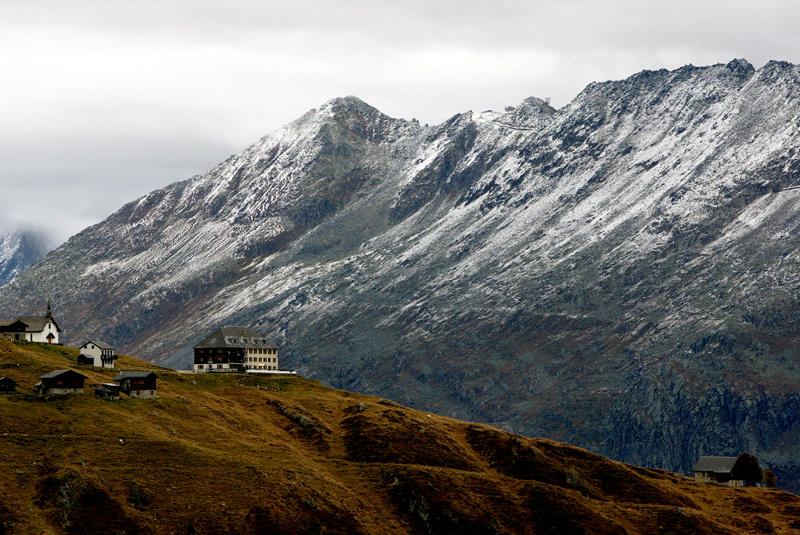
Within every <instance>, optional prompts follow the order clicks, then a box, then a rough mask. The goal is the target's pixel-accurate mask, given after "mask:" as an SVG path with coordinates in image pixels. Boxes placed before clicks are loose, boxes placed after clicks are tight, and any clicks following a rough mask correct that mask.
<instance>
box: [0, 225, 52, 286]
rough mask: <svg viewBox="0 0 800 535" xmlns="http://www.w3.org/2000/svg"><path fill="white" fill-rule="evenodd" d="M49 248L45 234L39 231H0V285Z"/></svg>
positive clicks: (41, 255) (45, 252)
mask: <svg viewBox="0 0 800 535" xmlns="http://www.w3.org/2000/svg"><path fill="white" fill-rule="evenodd" d="M51 249H52V247H51V246H50V245H49V242H48V239H47V237H46V235H45V234H43V233H41V232H36V231H28V230H14V231H7V232H0V286H2V285H4V284H7V283H8V282H9V281H11V280H12V279H13V278H14V277H16V276H17V275H18V274H19V273H20V272H21V271H22V270H23V269H25V268H27V267H28V266H30V265H31V264H33V263H34V262H36V261H37V260H39V259H40V258H42V257H43V256H44V255H46V254H47V252H48V251H50V250H51Z"/></svg>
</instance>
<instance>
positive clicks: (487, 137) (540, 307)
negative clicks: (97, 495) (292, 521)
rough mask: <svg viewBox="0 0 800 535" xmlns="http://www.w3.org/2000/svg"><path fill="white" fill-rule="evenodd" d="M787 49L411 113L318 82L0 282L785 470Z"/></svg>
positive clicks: (405, 387)
mask: <svg viewBox="0 0 800 535" xmlns="http://www.w3.org/2000/svg"><path fill="white" fill-rule="evenodd" d="M798 93H800V70H799V69H798V67H797V66H794V65H791V64H787V63H782V62H770V63H768V64H766V65H764V66H763V67H761V68H760V69H758V70H756V69H754V68H753V67H752V66H751V65H750V64H748V63H747V62H746V61H743V60H735V61H732V62H730V63H729V64H727V65H714V66H710V67H693V66H687V67H683V68H681V69H678V70H675V71H667V70H660V71H644V72H641V73H639V74H637V75H634V76H632V77H630V78H628V79H626V80H622V81H611V82H604V83H593V84H590V85H589V86H588V87H586V89H585V90H584V91H583V92H581V93H580V94H579V95H578V96H577V97H576V98H575V99H574V100H573V101H572V102H571V103H570V104H569V105H567V106H565V107H564V108H561V109H558V110H556V109H553V108H551V107H550V106H549V105H548V104H546V103H545V102H544V101H542V100H539V99H536V98H530V99H527V100H526V101H524V102H523V103H522V104H520V105H519V106H517V107H516V108H515V109H513V110H510V111H506V112H502V113H500V112H481V113H473V112H467V113H463V114H460V115H456V116H454V117H452V118H451V119H450V120H448V121H446V122H445V123H443V124H440V125H435V126H427V125H420V124H418V123H417V122H416V121H406V120H401V119H394V118H390V117H387V116H385V115H383V114H381V113H380V112H379V111H377V110H376V109H374V108H372V107H370V106H368V105H367V104H365V103H363V102H361V101H360V100H358V99H356V98H353V97H348V98H342V99H335V100H332V101H330V102H328V103H326V104H325V105H324V106H322V107H321V108H319V109H316V110H311V111H310V112H308V113H307V114H306V115H304V116H303V117H301V118H300V119H298V120H297V121H295V122H293V123H291V124H289V125H288V126H286V127H285V128H283V129H282V130H280V131H279V132H277V133H275V134H274V135H270V136H267V137H265V138H263V139H262V140H260V141H259V142H258V143H256V144H254V145H253V146H251V147H250V148H248V149H246V150H245V151H243V152H241V153H240V154H236V155H234V156H231V157H230V158H229V159H228V160H226V161H225V162H223V163H221V164H220V165H218V166H217V167H215V168H214V169H212V170H211V171H210V172H208V173H206V174H204V175H199V176H196V177H194V178H191V179H189V180H186V181H183V182H178V183H175V184H172V185H170V186H167V187H165V188H163V189H160V190H157V191H154V192H152V193H150V194H148V195H146V196H145V197H143V198H141V199H139V200H137V201H135V202H132V203H130V204H128V205H126V206H124V207H123V208H121V209H120V210H119V211H118V212H116V213H115V214H114V215H112V216H111V217H109V218H108V219H107V220H105V221H103V222H102V223H99V224H98V225H95V226H93V227H90V228H88V229H86V230H85V231H83V232H81V233H80V234H78V235H76V236H74V237H73V238H71V239H70V240H69V241H68V242H67V243H66V244H64V245H63V246H61V247H60V248H58V249H57V250H55V251H53V252H52V253H51V254H49V255H48V256H47V257H46V258H45V259H44V261H42V262H41V263H39V264H37V265H36V266H35V267H34V268H32V269H29V270H27V271H26V272H25V273H23V274H22V275H21V276H19V277H17V279H16V280H15V281H14V282H13V283H12V284H10V285H8V286H6V287H5V288H3V289H2V291H0V311H2V312H3V313H5V314H6V315H8V314H14V313H21V312H23V311H20V310H19V307H20V303H28V308H29V309H30V311H36V310H38V309H39V308H41V306H42V304H43V301H44V299H45V298H46V296H53V305H54V310H55V311H56V316H57V318H58V319H59V321H60V325H61V326H62V327H63V328H65V330H66V331H67V336H68V339H69V340H72V341H75V342H79V341H82V339H83V338H85V337H87V336H93V337H94V336H98V337H101V338H104V339H107V340H110V341H113V342H114V343H117V344H119V345H120V346H121V347H122V348H124V349H126V350H128V351H132V352H136V353H137V354H141V355H144V356H146V357H147V358H148V359H151V360H152V361H154V362H157V363H161V364H167V365H171V366H186V365H188V363H189V358H190V351H191V346H192V344H193V343H195V342H196V341H198V340H199V339H200V338H201V337H202V336H203V335H204V334H206V333H208V332H209V331H211V330H212V329H214V328H215V327H217V326H218V325H220V324H226V323H227V324H247V325H251V326H253V327H255V328H257V329H258V330H260V331H262V332H263V333H264V334H265V335H268V336H271V337H274V338H275V339H276V341H277V342H279V343H280V344H281V348H282V364H283V365H284V366H291V367H296V368H298V369H299V370H300V371H301V372H303V373H305V374H308V375H310V376H314V377H318V378H320V379H322V380H324V381H325V382H327V383H329V384H332V385H335V386H339V387H347V388H348V389H351V390H357V391H361V392H366V393H372V394H378V395H381V396H384V397H388V398H391V399H394V400H397V401H400V402H402V403H405V404H408V405H411V406H414V407H416V408H420V409H425V410H436V411H438V412H441V413H443V414H447V415H449V416H455V417H459V418H462V419H468V420H472V421H482V422H487V423H491V424H493V425H496V426H499V427H502V428H504V429H507V430H511V431H515V432H519V433H524V434H529V435H537V436H546V437H550V438H554V439H559V440H564V441H569V442H571V443H575V444H578V445H580V446H583V447H586V448H589V449H591V450H594V451H597V452H601V453H603V454H605V455H608V456H610V457H612V458H615V459H618V460H623V461H627V462H633V463H637V464H642V465H648V466H659V467H662V468H667V469H671V470H679V471H688V470H689V468H690V467H691V465H692V464H693V463H694V461H695V459H696V458H697V456H698V455H700V454H737V453H739V452H740V451H742V450H745V449H746V450H750V451H753V452H755V453H756V454H758V455H759V456H760V457H761V458H762V460H764V461H766V462H767V463H768V464H769V465H771V466H772V467H773V469H774V470H775V471H776V473H777V474H778V478H779V480H780V481H781V483H782V484H783V485H786V486H787V488H792V489H795V490H800V465H799V464H798V461H797V459H798V458H800V455H798V454H800V393H798V389H797V385H798V383H799V382H800V367H799V366H798V360H797V358H798V356H797V355H798V351H797V349H796V348H797V343H798V335H800V331H799V330H798V327H797V326H798V319H800V302H798V294H799V292H800V275H799V274H800V270H799V269H798V267H800V232H798V231H800V228H799V227H800V216H799V215H798V214H800V210H798V208H800V206H799V205H800V155H799V154H798V146H800V132H799V131H798V130H799V129H800V124H799V123H798V117H800V99H798V98H797V97H798Z"/></svg>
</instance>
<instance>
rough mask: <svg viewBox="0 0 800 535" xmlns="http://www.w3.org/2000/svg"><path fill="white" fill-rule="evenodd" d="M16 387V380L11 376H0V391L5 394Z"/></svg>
mask: <svg viewBox="0 0 800 535" xmlns="http://www.w3.org/2000/svg"><path fill="white" fill-rule="evenodd" d="M16 389H17V382H16V381H15V380H14V379H12V378H11V377H0V393H2V394H7V393H9V392H14V391H15V390H16Z"/></svg>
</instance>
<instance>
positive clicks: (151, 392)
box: [114, 371, 158, 398]
mask: <svg viewBox="0 0 800 535" xmlns="http://www.w3.org/2000/svg"><path fill="white" fill-rule="evenodd" d="M157 378H158V376H157V375H156V374H155V372H149V371H127V372H122V373H120V374H119V375H117V376H116V377H114V382H115V383H117V384H118V385H119V388H120V391H121V392H124V393H126V394H127V395H129V396H130V397H132V398H154V397H157V394H156V379H157Z"/></svg>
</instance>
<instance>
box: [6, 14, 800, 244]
mask: <svg viewBox="0 0 800 535" xmlns="http://www.w3.org/2000/svg"><path fill="white" fill-rule="evenodd" d="M798 6H800V4H798V3H797V2H795V1H788V0H787V1H769V0H766V1H765V0H762V1H759V2H754V1H752V0H749V1H740V0H727V1H705V2H704V1H702V0H694V1H683V0H677V1H676V0H673V1H669V2H651V1H645V0H635V1H634V0H630V1H629V0H595V1H578V0H559V1H552V0H550V1H530V0H529V1H501V0H494V1H486V2H471V1H468V0H460V1H449V0H426V1H420V2H416V1H413V2H403V1H401V0H394V1H381V0H371V1H354V0H337V1H335V2H334V1H326V2H322V1H300V0H293V1H286V0H281V1H279V2H270V1H238V2H237V1H231V0H226V1H221V0H218V1H206V0H191V1H186V2H169V1H165V0H159V1H147V0H136V1H124V2H123V1H119V2H113V1H108V0H107V1H99V0H98V1H94V0H93V1H85V2H82V1H79V0H72V1H69V2H64V1H55V0H54V1H49V2H45V1H40V2H37V1H35V0H29V1H26V2H11V1H3V2H2V3H0V45H1V48H0V125H2V129H0V186H2V194H0V227H16V226H27V225H34V226H37V227H41V228H46V229H50V230H51V231H52V233H53V235H54V236H55V237H56V238H57V239H58V240H64V239H66V238H67V237H68V236H69V235H71V234H74V233H76V232H78V231H80V230H81V229H83V228H84V227H86V226H88V225H90V224H93V223H96V222H98V221H100V220H102V219H103V218H105V217H106V216H108V215H110V214H111V213H112V212H114V211H115V210H116V209H118V208H119V207H120V206H122V204H124V203H125V202H128V201H131V200H133V199H135V198H136V197H138V196H140V195H143V194H145V193H147V192H148V191H150V190H152V189H155V188H157V187H161V186H164V185H166V184H169V183H171V182H174V181H177V180H183V179H186V178H189V177H191V176H192V175H195V174H198V173H202V172H204V171H206V170H208V169H209V168H210V167H211V166H213V165H214V164H216V163H218V162H219V161H221V160H223V159H225V158H226V157H227V156H229V155H230V154H232V153H235V152H238V151H239V150H241V149H243V148H244V147H246V146H247V145H249V144H250V143H252V142H254V141H256V140H257V139H258V138H260V137H261V136H263V135H264V134H267V133H269V132H271V131H273V130H275V129H277V128H279V127H280V126H281V125H283V124H285V123H286V122H288V121H291V120H292V119H295V118H297V117H298V116H300V115H301V114H303V113H304V112H305V111H307V110H308V109H310V108H313V107H317V106H319V105H320V104H322V103H323V102H325V101H327V100H329V99H331V98H333V97H336V96H344V95H356V96H358V97H360V98H361V99H363V100H365V101H366V102H368V103H369V104H372V105H373V106H375V107H377V108H378V109H380V110H381V111H383V112H384V113H387V114H389V115H392V116H395V117H405V118H409V119H410V118H412V117H416V118H417V119H419V120H420V121H421V122H423V123H425V122H427V123H437V122H440V121H442V120H444V119H445V118H447V117H449V116H451V115H453V114H455V113H459V112H462V111H465V110H468V109H472V110H484V109H500V108H501V107H502V106H505V105H514V104H518V103H519V102H520V101H522V100H523V99H524V98H525V97H527V96H531V95H533V96H538V97H542V98H544V97H551V99H552V104H553V105H555V106H556V107H559V106H563V105H565V104H566V103H568V102H569V101H570V100H571V99H572V98H573V97H574V96H575V95H576V94H577V93H578V92H579V91H580V90H581V89H582V88H583V87H584V86H586V85H587V84H588V83H590V82H592V81H602V80H609V79H618V78H623V77H626V76H628V75H630V74H633V73H635V72H638V71H640V70H642V69H648V68H651V69H652V68H661V67H666V68H676V67H680V66H682V65H685V64H687V63H692V64H695V65H707V64H713V63H726V62H728V61H729V60H730V59H732V58H734V57H744V58H746V59H748V60H749V61H750V62H751V63H753V64H754V65H755V66H756V67H757V68H758V67H760V66H761V65H763V64H764V63H765V62H766V61H768V60H769V59H782V60H787V61H791V62H793V63H800V31H798V27H800V7H798Z"/></svg>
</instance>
